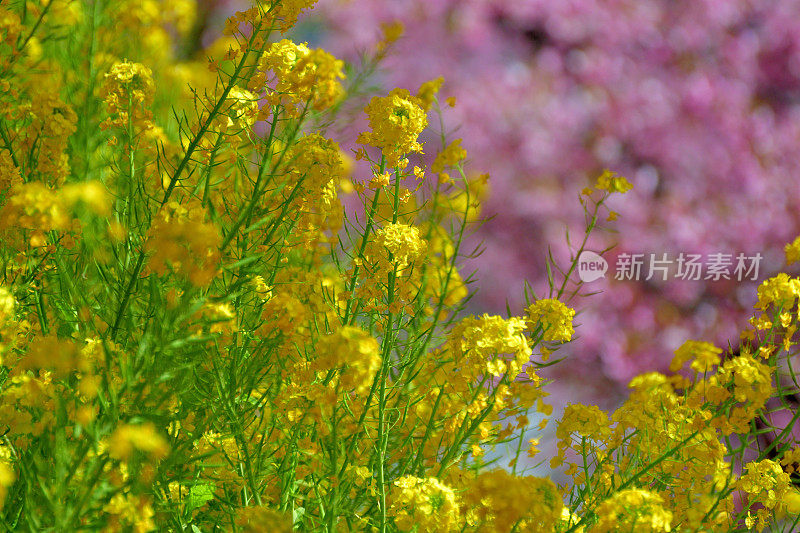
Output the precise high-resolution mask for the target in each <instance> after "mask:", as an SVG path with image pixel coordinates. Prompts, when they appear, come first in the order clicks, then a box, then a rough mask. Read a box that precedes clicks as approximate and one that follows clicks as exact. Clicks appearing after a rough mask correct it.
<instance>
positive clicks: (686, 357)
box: [669, 340, 722, 372]
mask: <svg viewBox="0 0 800 533" xmlns="http://www.w3.org/2000/svg"><path fill="white" fill-rule="evenodd" d="M721 353H722V349H721V348H717V347H716V346H714V345H713V344H711V343H709V342H703V341H692V340H689V341H686V342H684V343H683V344H682V345H681V347H680V348H678V349H677V350H675V357H673V358H672V363H670V365H669V369H670V370H671V371H672V372H677V371H678V370H680V369H681V368H683V365H684V364H686V361H691V362H692V363H691V365H690V367H691V369H692V370H694V371H695V372H708V371H710V370H711V369H712V367H715V366H717V365H718V364H719V363H720V354H721Z"/></svg>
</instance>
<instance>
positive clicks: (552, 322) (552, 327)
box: [527, 298, 575, 342]
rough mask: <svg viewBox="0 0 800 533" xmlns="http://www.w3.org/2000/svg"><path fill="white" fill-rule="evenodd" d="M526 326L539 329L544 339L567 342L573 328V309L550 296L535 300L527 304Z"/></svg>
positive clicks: (532, 329)
mask: <svg viewBox="0 0 800 533" xmlns="http://www.w3.org/2000/svg"><path fill="white" fill-rule="evenodd" d="M527 312H528V317H527V320H528V328H530V329H531V331H534V330H537V329H541V334H542V339H543V340H545V341H556V342H569V341H570V340H572V335H573V334H574V333H575V330H574V329H573V327H572V319H573V317H574V316H575V310H574V309H570V308H569V307H567V306H566V305H564V304H563V303H562V302H559V301H558V300H555V299H552V298H546V299H542V300H537V301H535V302H534V303H532V304H531V305H530V306H528V309H527Z"/></svg>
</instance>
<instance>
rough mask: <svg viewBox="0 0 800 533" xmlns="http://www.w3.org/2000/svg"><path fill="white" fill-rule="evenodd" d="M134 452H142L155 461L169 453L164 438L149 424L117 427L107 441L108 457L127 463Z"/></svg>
mask: <svg viewBox="0 0 800 533" xmlns="http://www.w3.org/2000/svg"><path fill="white" fill-rule="evenodd" d="M134 450H138V451H141V452H144V453H146V454H148V455H150V456H151V457H153V458H155V459H161V458H164V457H166V456H167V454H168V453H169V444H167V441H166V440H165V439H164V437H162V436H161V435H159V433H158V432H157V431H156V427H155V426H154V425H153V424H152V423H151V422H147V423H144V424H138V425H133V424H123V425H121V426H119V427H118V428H117V429H116V430H115V431H114V433H113V434H112V435H111V438H110V439H109V442H108V453H109V455H111V457H114V458H115V459H120V460H122V461H127V460H128V459H130V457H131V455H132V454H133V452H134Z"/></svg>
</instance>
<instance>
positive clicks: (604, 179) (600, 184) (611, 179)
mask: <svg viewBox="0 0 800 533" xmlns="http://www.w3.org/2000/svg"><path fill="white" fill-rule="evenodd" d="M595 187H596V188H598V189H600V190H604V191H608V192H618V193H621V194H625V193H626V192H628V191H629V190H631V189H632V188H633V185H631V183H630V182H629V181H628V180H627V179H625V178H624V177H622V176H620V175H619V174H617V173H616V172H614V171H612V170H604V171H603V173H602V174H600V177H599V178H597V184H596V185H595Z"/></svg>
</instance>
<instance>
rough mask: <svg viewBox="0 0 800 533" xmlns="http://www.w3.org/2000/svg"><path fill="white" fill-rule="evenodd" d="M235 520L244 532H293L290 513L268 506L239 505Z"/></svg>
mask: <svg viewBox="0 0 800 533" xmlns="http://www.w3.org/2000/svg"><path fill="white" fill-rule="evenodd" d="M235 522H236V525H237V526H239V527H240V528H241V531H243V532H244V533H267V532H269V533H291V531H292V530H293V528H292V517H291V515H290V514H288V513H285V512H283V511H279V510H277V509H270V508H268V507H239V508H238V509H237V510H236V519H235Z"/></svg>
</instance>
